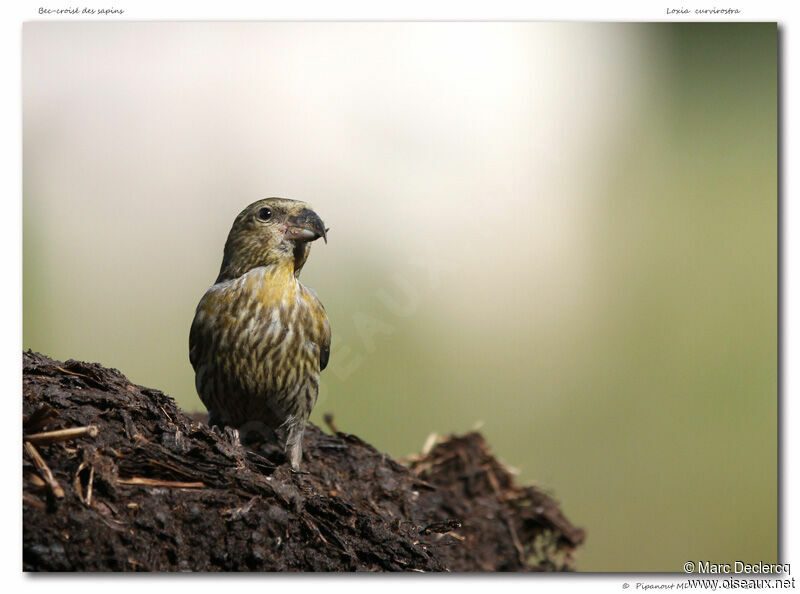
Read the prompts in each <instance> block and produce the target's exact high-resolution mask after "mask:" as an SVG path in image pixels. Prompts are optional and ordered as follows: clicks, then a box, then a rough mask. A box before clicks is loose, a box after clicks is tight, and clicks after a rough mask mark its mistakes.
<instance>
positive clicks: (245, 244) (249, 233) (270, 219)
mask: <svg viewBox="0 0 800 594" xmlns="http://www.w3.org/2000/svg"><path fill="white" fill-rule="evenodd" d="M327 231H328V230H327V229H326V228H325V224H324V223H323V222H322V219H320V218H319V216H318V215H317V213H315V212H314V211H313V210H311V207H310V206H309V205H308V204H306V203H304V202H298V201H297V200H288V199H286V198H265V199H264V200H258V201H256V202H253V203H252V204H251V205H250V206H248V207H247V208H245V209H244V210H243V211H242V212H240V213H239V216H237V217H236V220H235V221H233V226H232V227H231V231H230V233H228V240H227V241H226V242H225V254H224V256H223V258H222V267H221V268H220V271H219V277H218V278H217V282H221V281H225V280H230V279H233V278H238V277H240V276H242V275H243V274H245V273H246V272H248V271H249V270H252V269H253V268H257V267H259V266H270V265H276V266H287V267H291V269H292V270H293V272H294V275H295V276H297V275H299V274H300V270H301V269H302V268H303V264H305V263H306V259H307V258H308V252H309V251H310V249H311V246H310V245H309V244H310V243H311V242H312V241H314V240H315V239H319V238H320V237H322V238H323V239H324V240H325V242H326V243H327V241H328V238H327Z"/></svg>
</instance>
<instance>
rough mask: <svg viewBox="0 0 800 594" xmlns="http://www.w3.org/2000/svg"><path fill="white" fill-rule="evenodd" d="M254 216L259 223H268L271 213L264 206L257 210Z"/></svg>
mask: <svg viewBox="0 0 800 594" xmlns="http://www.w3.org/2000/svg"><path fill="white" fill-rule="evenodd" d="M256 216H257V217H258V220H259V221H268V220H270V219H271V218H272V211H271V210H270V209H269V208H267V207H266V206H265V207H263V208H259V209H258V212H257V213H256Z"/></svg>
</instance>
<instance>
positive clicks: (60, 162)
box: [23, 22, 778, 572]
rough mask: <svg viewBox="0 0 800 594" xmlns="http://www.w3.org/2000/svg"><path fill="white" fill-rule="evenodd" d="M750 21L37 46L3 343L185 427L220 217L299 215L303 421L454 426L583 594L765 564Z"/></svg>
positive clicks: (772, 343) (246, 34) (762, 79)
mask: <svg viewBox="0 0 800 594" xmlns="http://www.w3.org/2000/svg"><path fill="white" fill-rule="evenodd" d="M777 45H778V38H777V26H776V25H775V24H774V23H755V24H747V23H725V24H719V23H715V24H688V23H687V24H673V23H660V24H634V23H627V24H584V23H213V22H198V23H180V22H160V23H159V22H152V23H133V22H128V23H125V22H120V23H59V22H48V23H45V22H37V23H28V24H26V25H25V26H24V32H23V110H24V114H23V116H24V139H23V140H24V171H23V175H24V180H23V184H24V202H23V219H24V220H23V225H24V229H23V277H24V278H23V290H24V296H23V298H24V311H23V344H24V346H25V348H32V349H34V350H37V351H41V352H43V353H46V354H48V355H50V356H53V357H56V358H60V359H66V358H76V359H83V360H90V361H98V362H101V363H103V364H106V365H109V366H113V367H116V368H118V369H120V370H121V371H123V372H124V373H126V374H127V375H128V376H129V377H130V378H131V379H132V380H133V381H135V382H137V383H140V384H144V385H148V386H152V387H156V388H160V389H162V390H164V391H166V392H167V393H169V394H170V395H172V396H173V397H174V398H175V399H176V400H177V401H178V402H179V404H180V405H182V406H183V407H184V408H186V409H189V410H194V409H200V408H201V407H202V405H201V403H200V401H199V399H198V398H197V396H196V394H195V390H194V383H193V373H192V369H191V367H190V365H189V362H188V346H187V342H188V330H189V325H190V323H191V320H192V317H193V314H194V308H195V306H196V304H197V301H198V300H199V298H200V297H201V295H202V294H203V292H204V291H205V290H206V288H207V287H208V286H209V285H210V284H211V282H213V280H214V278H215V277H216V274H217V271H218V268H219V263H220V260H221V256H222V247H223V244H224V241H225V237H226V235H227V232H228V229H229V227H230V224H231V222H232V221H233V218H234V217H235V215H236V214H237V213H238V212H239V211H240V210H241V208H243V207H244V206H245V205H246V204H248V203H250V202H252V201H253V200H255V199H258V198H261V197H265V196H272V195H278V196H285V197H290V198H295V199H301V200H305V201H308V202H310V203H312V204H313V205H314V207H315V208H316V210H317V211H318V212H319V213H320V214H321V216H322V217H323V218H324V219H325V221H326V223H327V224H328V225H329V226H330V227H331V231H330V234H329V239H330V241H329V243H328V245H324V244H315V245H314V249H313V250H312V254H311V258H310V260H309V263H308V264H307V265H306V268H305V269H304V271H303V277H302V279H303V281H304V282H305V283H306V284H308V285H309V286H311V287H313V288H314V289H315V290H316V291H317V292H318V294H319V295H320V297H321V299H322V301H323V303H324V304H325V306H326V308H327V310H328V314H329V316H330V319H331V324H332V327H333V333H334V345H333V352H332V356H331V363H330V366H329V368H328V370H327V371H326V372H325V373H324V374H323V388H322V394H321V397H320V401H319V404H318V405H317V408H316V410H315V412H314V414H313V416H312V420H314V421H315V422H318V423H320V422H321V418H322V414H323V413H325V412H331V413H333V414H334V416H335V421H336V423H337V425H338V427H339V428H340V429H341V430H344V431H347V432H351V433H356V434H358V435H359V436H361V437H362V438H364V439H366V440H367V441H369V442H371V443H373V444H374V445H375V446H376V447H377V448H379V449H381V450H385V451H388V452H390V453H392V454H394V455H396V456H403V455H407V454H410V453H413V452H418V451H419V450H420V448H421V447H422V445H423V443H424V442H425V439H426V437H427V436H428V435H429V434H430V433H431V432H437V433H439V434H447V433H450V432H465V431H468V430H470V429H471V428H473V427H474V426H475V425H476V424H477V423H482V429H481V430H482V431H483V433H484V434H485V435H486V437H487V439H488V441H489V443H490V444H491V446H492V447H493V449H494V451H495V452H496V453H497V455H498V456H499V457H500V458H501V459H502V460H504V461H505V462H506V463H507V464H509V465H511V466H513V467H516V468H518V469H519V470H520V472H521V476H520V479H521V480H522V481H527V482H531V481H535V482H536V483H537V484H540V485H542V486H544V487H546V488H547V489H549V490H550V491H552V492H553V493H554V494H555V495H556V496H557V498H558V499H560V500H561V501H562V502H563V505H564V509H565V512H566V513H567V515H568V516H569V517H570V519H571V520H572V521H574V522H575V523H577V524H578V525H581V526H584V527H585V528H586V529H587V531H588V540H587V543H586V545H585V547H584V548H583V549H582V551H581V552H580V554H579V557H578V564H577V565H578V568H579V569H580V570H582V571H625V572H634V571H662V572H678V571H681V568H682V565H683V563H684V561H686V560H690V559H691V560H709V561H712V562H732V561H734V560H741V561H744V562H757V561H765V562H775V561H777V525H778V518H777V496H778V490H777V477H778V475H777V386H778V375H777V342H778V336H777V297H778V293H777V285H778V271H777V251H778V245H777V228H778V218H777V214H778V212H777V209H778V200H777V64H778V51H777Z"/></svg>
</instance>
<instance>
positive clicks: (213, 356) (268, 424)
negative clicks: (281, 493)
mask: <svg viewBox="0 0 800 594" xmlns="http://www.w3.org/2000/svg"><path fill="white" fill-rule="evenodd" d="M327 232H328V229H327V228H326V227H325V224H324V223H323V221H322V219H320V217H319V215H317V213H316V212H314V210H313V209H312V208H311V207H310V206H309V205H308V204H306V203H305V202H300V201H297V200H289V199H287V198H274V197H273V198H265V199H262V200H257V201H256V202H253V203H252V204H250V205H249V206H247V207H246V208H245V209H244V210H242V211H241V213H239V215H238V216H237V217H236V219H235V220H234V222H233V225H232V226H231V229H230V232H229V234H228V238H227V241H226V242H225V248H224V251H223V257H222V265H221V266H220V271H219V275H218V276H217V280H216V281H215V282H214V284H213V285H212V286H211V287H210V288H209V289H208V290H207V291H206V293H205V294H204V295H203V297H202V298H201V299H200V302H199V303H198V305H197V310H196V311H195V315H194V319H193V321H192V326H191V329H190V331H189V361H190V362H191V364H192V367H193V368H194V372H195V386H196V388H197V393H198V395H199V396H200V399H201V400H202V402H203V404H205V406H206V408H207V409H208V412H209V425H210V426H212V427H217V428H218V429H220V428H229V429H231V430H235V431H237V432H238V436H240V437H241V440H242V441H244V442H245V443H252V442H258V441H261V442H262V443H272V444H278V446H279V447H280V445H283V449H284V452H285V455H286V458H287V459H288V461H289V463H290V465H291V468H292V470H293V471H298V470H299V468H300V462H301V460H302V455H303V452H302V438H303V432H304V430H305V425H306V422H307V420H308V417H309V415H310V414H311V410H312V409H313V407H314V405H315V404H316V401H317V396H318V394H319V378H320V372H321V371H322V370H324V369H325V368H326V367H327V365H328V359H329V357H330V344H331V327H330V323H329V321H328V316H327V314H326V312H325V308H324V307H323V305H322V303H321V302H320V300H319V298H318V297H317V294H316V293H315V292H314V291H313V290H312V289H310V288H308V287H306V286H305V285H303V284H302V283H301V282H300V280H299V277H300V272H301V270H302V269H303V266H304V265H305V263H306V260H307V259H308V256H309V252H310V250H311V243H312V242H313V241H315V240H317V239H319V238H320V237H321V238H322V239H323V240H324V242H325V243H327V242H328V235H327ZM281 442H283V443H281Z"/></svg>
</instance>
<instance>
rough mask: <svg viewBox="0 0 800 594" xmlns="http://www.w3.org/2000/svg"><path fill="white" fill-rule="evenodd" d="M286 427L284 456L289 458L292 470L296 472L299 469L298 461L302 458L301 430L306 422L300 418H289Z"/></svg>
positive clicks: (303, 429)
mask: <svg viewBox="0 0 800 594" xmlns="http://www.w3.org/2000/svg"><path fill="white" fill-rule="evenodd" d="M287 429H288V431H287V434H286V456H287V457H288V458H289V464H291V465H292V470H293V471H295V472H297V471H298V470H300V461H301V460H302V458H303V432H304V431H305V429H306V424H305V422H304V421H303V420H302V419H291V420H290V421H289V423H288V424H287Z"/></svg>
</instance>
